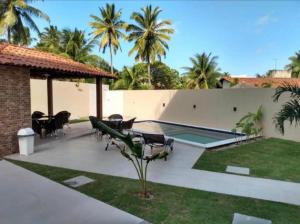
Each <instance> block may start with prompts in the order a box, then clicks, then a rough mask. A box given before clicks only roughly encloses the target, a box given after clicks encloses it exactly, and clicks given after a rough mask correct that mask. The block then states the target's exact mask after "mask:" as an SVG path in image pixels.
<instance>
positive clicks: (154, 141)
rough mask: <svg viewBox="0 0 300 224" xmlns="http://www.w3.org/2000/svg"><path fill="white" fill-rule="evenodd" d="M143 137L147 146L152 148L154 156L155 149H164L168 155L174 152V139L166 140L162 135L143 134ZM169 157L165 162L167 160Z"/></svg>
mask: <svg viewBox="0 0 300 224" xmlns="http://www.w3.org/2000/svg"><path fill="white" fill-rule="evenodd" d="M142 135H143V138H144V143H145V145H148V146H150V148H151V154H153V148H163V150H165V151H166V152H167V153H168V154H169V153H170V152H171V151H173V145H174V139H171V138H169V139H167V140H166V139H165V136H164V135H161V134H146V133H143V134H142ZM168 154H167V155H168ZM167 155H166V157H165V160H167Z"/></svg>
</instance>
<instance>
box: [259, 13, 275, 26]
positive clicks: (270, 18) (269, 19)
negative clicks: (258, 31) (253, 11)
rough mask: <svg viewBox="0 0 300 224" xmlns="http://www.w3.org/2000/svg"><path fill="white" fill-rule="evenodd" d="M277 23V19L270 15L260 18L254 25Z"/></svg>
mask: <svg viewBox="0 0 300 224" xmlns="http://www.w3.org/2000/svg"><path fill="white" fill-rule="evenodd" d="M276 22H277V18H275V17H274V16H272V15H270V14H269V15H264V16H261V17H259V18H258V19H257V21H256V25H257V26H266V25H269V24H270V23H276Z"/></svg>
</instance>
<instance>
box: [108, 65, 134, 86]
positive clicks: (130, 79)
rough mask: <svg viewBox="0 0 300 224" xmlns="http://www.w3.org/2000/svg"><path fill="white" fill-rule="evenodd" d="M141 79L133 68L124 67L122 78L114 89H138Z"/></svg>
mask: <svg viewBox="0 0 300 224" xmlns="http://www.w3.org/2000/svg"><path fill="white" fill-rule="evenodd" d="M138 82H139V77H138V72H137V70H136V69H135V68H134V67H133V68H128V67H126V66H125V67H124V69H123V71H122V73H121V78H120V79H118V80H117V81H116V82H115V83H114V86H113V88H114V89H128V90H132V89H136V88H137V86H138Z"/></svg>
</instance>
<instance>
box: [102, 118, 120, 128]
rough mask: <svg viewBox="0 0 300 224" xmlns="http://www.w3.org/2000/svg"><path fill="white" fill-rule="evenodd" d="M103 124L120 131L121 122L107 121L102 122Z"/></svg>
mask: <svg viewBox="0 0 300 224" xmlns="http://www.w3.org/2000/svg"><path fill="white" fill-rule="evenodd" d="M101 122H102V123H104V124H105V125H106V126H108V127H110V128H112V129H115V130H119V129H120V125H121V121H106V120H102V121H101Z"/></svg>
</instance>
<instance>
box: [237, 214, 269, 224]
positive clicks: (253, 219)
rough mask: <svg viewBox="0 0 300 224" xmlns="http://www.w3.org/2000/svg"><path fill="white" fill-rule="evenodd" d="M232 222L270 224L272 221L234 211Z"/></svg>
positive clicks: (238, 223)
mask: <svg viewBox="0 0 300 224" xmlns="http://www.w3.org/2000/svg"><path fill="white" fill-rule="evenodd" d="M232 224H272V221H271V220H267V219H262V218H257V217H253V216H248V215H243V214H239V213H234V216H233V221H232Z"/></svg>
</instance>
